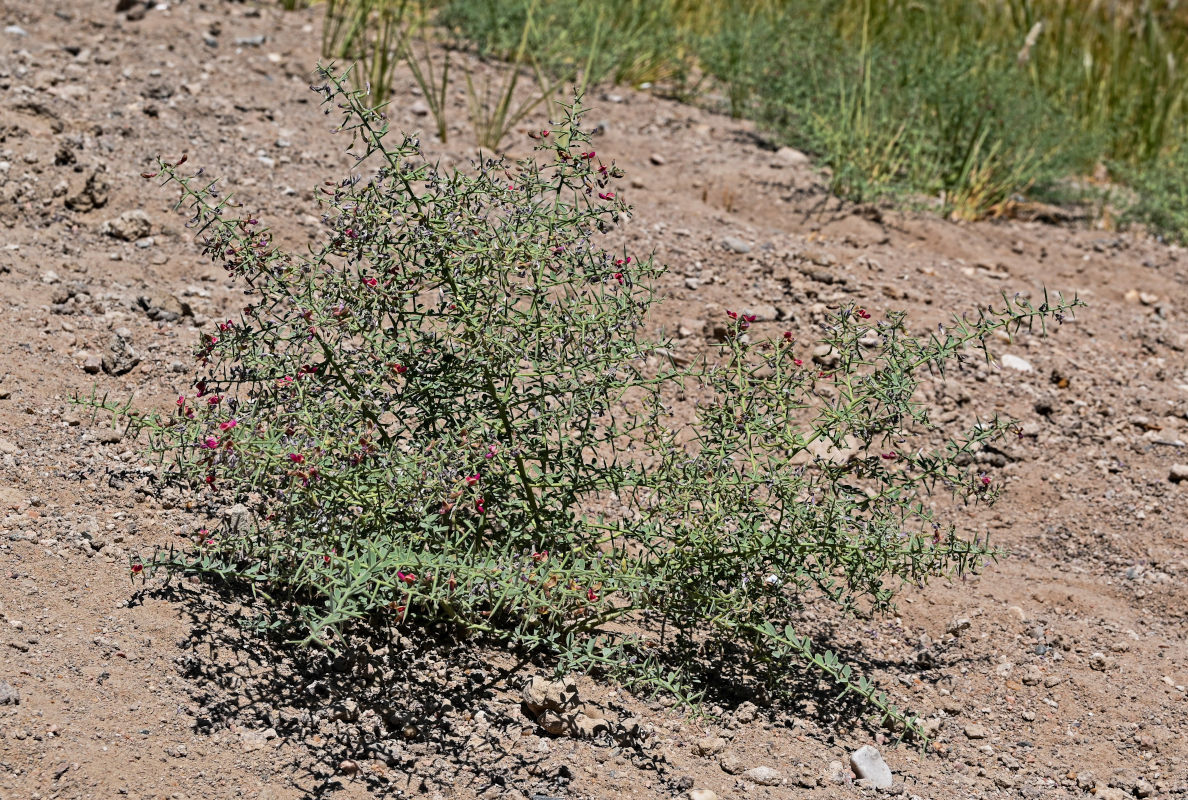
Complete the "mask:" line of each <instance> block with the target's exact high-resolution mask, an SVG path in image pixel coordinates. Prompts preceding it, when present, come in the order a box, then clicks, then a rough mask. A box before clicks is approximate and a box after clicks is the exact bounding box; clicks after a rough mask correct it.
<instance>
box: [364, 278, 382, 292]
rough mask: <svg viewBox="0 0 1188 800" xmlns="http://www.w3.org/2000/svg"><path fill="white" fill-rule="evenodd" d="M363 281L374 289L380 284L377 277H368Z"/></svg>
mask: <svg viewBox="0 0 1188 800" xmlns="http://www.w3.org/2000/svg"><path fill="white" fill-rule="evenodd" d="M363 282H364V283H365V284H367V285H368V286H370V287H371V288H372V289H374V288H375V287H376V286H379V281H377V280H376V279H375V278H366V279H364V281H363Z"/></svg>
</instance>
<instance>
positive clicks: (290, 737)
mask: <svg viewBox="0 0 1188 800" xmlns="http://www.w3.org/2000/svg"><path fill="white" fill-rule="evenodd" d="M244 597H245V595H244V593H243V591H242V587H235V586H233V585H223V586H213V585H210V584H202V585H187V584H186V583H184V582H181V581H178V580H170V581H167V582H165V583H164V584H161V585H158V586H150V587H146V588H144V589H141V590H140V591H138V592H137V593H136V594H135V595H134V596H133V597H132V599H131V600H130V601H129V604H130V605H135V604H140V603H143V602H144V601H145V600H148V599H152V600H158V601H166V602H170V603H172V604H173V605H174V606H175V607H176V608H178V609H179V610H180V612H181V613H182V615H183V616H184V617H185V618H186V620H187V622H188V624H189V629H190V633H189V636H188V637H187V638H186V639H184V640H182V641H180V642H178V646H179V648H180V649H182V650H183V651H184V652H183V653H182V654H181V655H179V656H177V657H176V658H175V664H176V665H177V667H178V670H179V672H180V673H181V674H182V675H183V677H185V678H187V679H189V680H191V681H194V683H195V684H196V685H197V686H198V687H200V688H197V689H196V690H195V691H194V692H193V693H192V695H191V697H192V699H193V700H194V703H195V705H196V706H198V709H197V711H196V713H195V716H194V729H195V731H196V732H198V733H205V734H214V733H217V732H220V731H226V730H231V731H234V732H238V734H239V736H240V739H241V742H240V743H241V745H242V746H243V747H244V749H245V750H252V749H262V748H265V747H273V748H275V749H276V750H277V753H278V755H279V753H280V751H281V749H282V748H287V749H288V761H289V763H288V766H287V768H286V769H285V770H283V772H285V773H287V774H288V775H290V776H292V778H291V780H292V782H293V785H294V786H295V787H296V788H298V789H299V790H300V791H301V792H303V796H308V797H326V796H329V795H331V794H333V793H334V792H335V791H337V790H339V789H341V787H342V785H343V784H345V783H351V782H358V783H362V784H363V785H365V786H366V787H367V788H368V789H370V790H373V791H381V792H388V791H393V790H400V789H404V790H420V791H424V790H428V789H432V788H434V787H442V786H461V785H464V786H467V787H468V789H470V790H472V791H474V792H475V794H476V795H477V794H482V793H483V792H485V791H488V790H492V791H495V790H498V789H501V788H504V787H507V786H508V781H509V776H513V775H520V776H523V775H529V776H532V780H533V783H532V785H531V787H530V788H531V790H532V792H533V793H545V794H547V793H550V792H553V793H560V792H564V790H565V788H566V787H567V785H568V784H569V783H570V781H571V780H572V779H573V778H574V775H573V773H572V772H571V770H570V768H569V767H568V766H567V765H564V764H562V765H560V766H558V765H556V764H550V763H548V758H549V757H548V753H547V752H542V750H540V749H537V748H534V747H530V746H529V745H528V743H529V742H536V741H537V740H536V739H529V738H528V737H529V736H530V735H531V734H536V735H538V736H540V737H541V738H546V739H547V738H557V737H552V736H550V735H549V734H547V733H546V732H545V731H543V730H542V729H540V728H539V727H537V726H536V724H535V723H534V722H532V721H531V720H530V719H529V718H528V717H527V716H525V715H524V713H523V711H522V709H521V708H520V707H519V706H518V702H519V698H520V690H521V688H522V686H523V685H524V684H525V683H526V682H527V681H528V680H529V678H530V677H531V676H532V675H535V674H543V675H546V676H547V675H549V674H551V669H550V667H549V665H548V664H547V663H545V661H544V660H542V659H537V658H534V657H532V656H518V657H517V656H514V655H512V654H510V653H509V652H508V651H507V650H505V649H501V648H498V647H497V646H495V645H492V644H490V643H485V642H482V641H478V640H473V639H472V640H467V639H465V638H464V637H462V636H460V635H456V632H454V631H451V630H447V629H446V628H445V627H444V626H442V625H435V626H432V627H422V628H417V627H412V626H405V627H401V628H399V629H396V628H392V627H390V626H386V625H377V626H374V627H367V626H363V625H359V626H356V629H355V630H354V631H352V632H351V633H350V634H349V636H348V637H346V638H347V642H346V643H345V644H344V645H343V646H341V648H340V649H339V650H337V651H336V652H331V651H329V650H326V649H322V648H316V647H300V646H294V645H293V644H292V643H291V642H288V641H286V637H285V636H284V635H280V634H278V633H277V632H275V631H264V632H261V631H259V630H256V629H254V628H253V627H252V626H251V625H248V624H245V623H246V622H247V621H248V620H249V619H250V615H251V612H250V609H246V608H245V606H244V605H243V603H242V602H241V601H242V600H243V598H244ZM831 638H832V637H827V638H825V639H822V640H821V641H824V642H827V643H829V644H830V645H831V646H833V647H834V649H835V651H837V652H838V654H839V655H840V656H841V657H843V658H844V659H846V660H847V661H848V662H849V663H851V664H853V665H854V666H855V668H856V669H860V670H861V671H862V672H863V673H864V674H872V673H874V672H875V671H882V672H884V673H888V672H890V673H899V674H901V675H902V674H916V673H917V672H918V670H917V669H916V665H915V663H914V662H910V661H903V662H896V661H892V660H880V659H873V658H869V657H867V656H864V655H863V653H862V652H861V651H860V650H857V649H854V648H849V647H843V646H837V645H834V643H833V642H832V641H830V639H831ZM665 657H667V658H671V659H676V658H684V657H686V656H685V655H682V654H680V653H679V651H678V649H677V648H668V651H667V653H666V654H665ZM684 666H685V668H686V669H688V666H687V664H686V665H684ZM689 677H690V679H691V682H692V683H693V685H696V686H699V687H701V688H702V689H703V690H704V694H703V695H702V697H701V698H700V703H699V704H698V706H697V707H696V710H692V709H691V710H692V711H693V714H699V713H712V715H713V716H711V717H709V718H708V719H707V721H708V722H709V723H710V724H713V723H715V722H722V723H724V724H734V723H732V722H731V719H730V718H731V717H732V716H733V715H734V712H735V711H736V710H737V709H738V708H739V707H740V706H741V705H742V704H744V703H748V702H754V703H756V704H758V705H759V706H761V707H763V709H764V711H763V715H764V716H766V717H769V718H770V719H771V720H772V721H773V722H775V723H776V724H777V725H779V724H784V725H786V726H788V727H792V726H794V725H796V726H804V725H805V724H806V723H807V724H808V725H809V728H810V729H811V728H813V727H815V728H816V729H817V730H818V731H819V732H820V738H822V739H823V740H824V741H825V742H826V743H827V744H830V745H832V744H833V743H834V742H835V741H836V739H837V737H838V735H839V733H841V732H845V731H850V730H856V729H860V728H867V729H869V731H871V732H873V731H875V730H876V729H877V720H874V719H872V718H871V717H870V708H869V707H867V706H865V705H864V704H863V702H862V699H861V698H860V697H858V696H857V695H854V694H847V695H841V696H839V693H838V689H837V687H836V686H833V685H832V684H831V683H830V682H829V681H828V680H827V679H825V678H824V677H823V676H821V675H820V674H818V673H816V672H815V671H812V670H811V669H809V668H806V667H804V666H803V665H801V664H800V663H799V662H793V663H789V664H784V665H779V666H778V667H770V666H769V667H767V668H760V667H756V666H755V665H754V664H753V663H751V662H750V661H749V659H748V658H747V654H746V652H745V651H744V650H743V649H742V648H725V649H723V650H721V651H719V653H718V654H717V655H716V656H714V657H712V658H708V657H705V656H704V655H702V656H700V657H699V658H698V659H697V661H696V666H695V667H694V668H693V670H692V671H691V674H690V676H689ZM925 677H927V676H925ZM598 694H600V695H601V696H598V697H590V698H586V697H584V696H583V698H582V699H583V700H587V701H589V702H593V703H595V704H596V705H598V706H600V707H601V708H602V710H603V711H605V712H607V717H608V719H610V720H611V721H612V722H613V721H614V719H615V718H616V717H617V718H618V719H619V720H620V722H619V723H618V724H617V725H615V727H613V728H611V730H610V731H609V732H604V733H602V734H601V735H599V736H597V737H596V738H594V739H593V740H590V741H589V744H590V746H591V747H592V748H605V749H609V750H611V751H612V755H615V756H619V755H621V756H623V757H624V758H627V759H628V760H629V761H630V762H631V763H632V764H633V765H634V766H635V767H636V768H638V769H640V770H648V771H654V772H655V773H656V779H657V781H658V782H661V783H665V784H671V785H672V787H673V788H674V791H679V790H681V786H682V784H681V783H680V781H681V776H680V775H679V774H676V772H675V771H674V769H673V768H672V766H671V765H669V764H667V763H665V759H664V757H663V756H662V755H660V753H659V752H658V751H657V750H656V749H655V748H656V744H655V743H654V742H651V741H649V740H648V738H647V734H646V733H645V732H644V731H646V730H647V728H646V725H645V726H642V727H641V725H640V724H639V722H638V720H634V719H633V717H635V715H636V714H641V713H645V712H644V708H645V707H646V708H648V709H650V710H651V711H653V712H663V710H664V709H665V708H666V707H670V706H672V705H673V703H672V700H671V698H665V697H664V696H659V697H654V698H651V699H649V698H647V697H643V696H640V697H635V698H629V699H626V702H623V701H620V700H619V699H617V698H618V697H620V695H618V694H617V693H616V692H614V691H613V689H610V690H608V691H605V692H600V693H598ZM711 709H712V712H711ZM645 722H646V720H645ZM272 732H275V734H276V736H275V740H273V737H272ZM520 741H524V742H525V743H524V744H520ZM283 758H284V757H283V756H282V759H283ZM517 788H521V789H525V790H527V789H526V787H522V786H521V787H517Z"/></svg>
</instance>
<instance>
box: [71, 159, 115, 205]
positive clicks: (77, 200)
mask: <svg viewBox="0 0 1188 800" xmlns="http://www.w3.org/2000/svg"><path fill="white" fill-rule="evenodd" d="M110 190H111V187H110V186H109V185H108V183H107V179H106V178H104V177H103V170H102V169H96V170H93V171H92V172H91V174H90V176H89V177H88V178H87V182H86V183H85V184H84V185H83V187H82V188H81V189H79V190H78V192H76V193H75V194H72V195H70V196H69V197H67V198H66V201H65V202H66V207H67V208H68V209H70V210H71V211H77V212H79V213H85V212H87V211H91V210H93V209H96V208H103V206H105V205H107V196H108V193H109V192H110Z"/></svg>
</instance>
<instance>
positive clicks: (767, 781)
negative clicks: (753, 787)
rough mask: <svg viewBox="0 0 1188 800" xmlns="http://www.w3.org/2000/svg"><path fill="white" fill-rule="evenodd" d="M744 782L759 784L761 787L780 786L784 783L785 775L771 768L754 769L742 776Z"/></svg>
mask: <svg viewBox="0 0 1188 800" xmlns="http://www.w3.org/2000/svg"><path fill="white" fill-rule="evenodd" d="M742 776H743V779H744V780H748V781H750V782H751V783H757V784H759V785H760V786H779V785H780V784H781V783H783V782H784V775H783V773H781V772H780V771H779V770H778V769H772V768H771V767H753V768H751V769H749V770H747V771H746V772H744V773H743V774H742Z"/></svg>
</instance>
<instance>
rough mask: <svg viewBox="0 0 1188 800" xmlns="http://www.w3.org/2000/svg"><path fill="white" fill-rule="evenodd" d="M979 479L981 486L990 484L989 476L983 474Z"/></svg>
mask: <svg viewBox="0 0 1188 800" xmlns="http://www.w3.org/2000/svg"><path fill="white" fill-rule="evenodd" d="M981 481H982V485H983V486H989V485H990V476H989V475H985V474H983V475H982V477H981Z"/></svg>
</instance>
